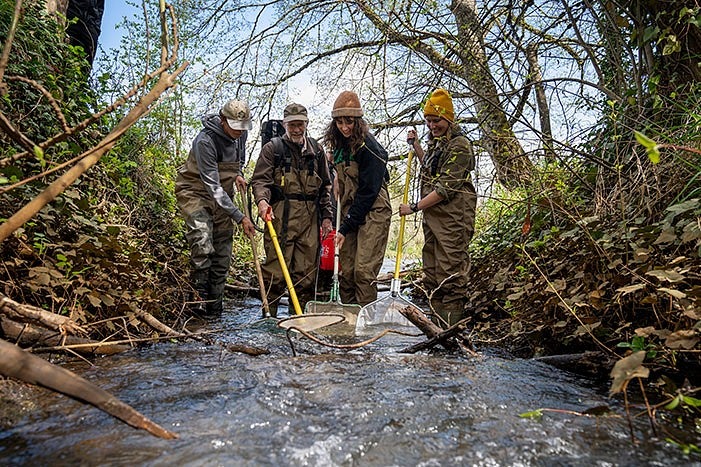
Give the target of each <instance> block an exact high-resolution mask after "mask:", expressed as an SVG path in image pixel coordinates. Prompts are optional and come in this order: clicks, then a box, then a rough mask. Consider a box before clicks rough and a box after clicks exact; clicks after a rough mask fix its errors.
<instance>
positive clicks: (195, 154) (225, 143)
mask: <svg viewBox="0 0 701 467" xmlns="http://www.w3.org/2000/svg"><path fill="white" fill-rule="evenodd" d="M202 125H203V127H204V128H203V129H202V130H201V131H200V133H199V134H198V135H197V137H196V138H195V140H194V141H193V143H192V149H191V150H190V154H189V155H188V157H187V160H186V161H185V163H184V164H183V165H182V166H181V167H180V169H179V170H178V176H177V178H176V180H175V196H176V198H177V201H178V207H179V208H180V210H181V212H182V214H183V217H184V218H185V238H186V239H187V242H188V244H189V246H190V266H191V267H192V273H191V277H190V281H191V285H192V288H193V290H194V292H195V293H194V294H191V297H190V300H189V303H190V307H189V308H190V311H192V312H194V313H195V314H197V315H199V316H202V317H205V316H216V315H218V314H220V313H221V312H222V310H223V296H224V287H225V285H226V277H227V275H228V274H229V265H230V263H231V248H232V245H233V237H234V224H233V223H232V220H233V221H234V222H235V223H236V224H239V225H241V227H242V228H243V229H244V232H245V233H246V235H248V236H249V237H253V235H254V233H255V228H254V226H253V223H252V222H251V220H250V219H249V218H248V217H246V216H245V215H244V214H243V213H242V212H241V211H240V210H239V209H238V208H237V207H236V205H235V204H234V202H233V201H232V199H233V198H234V187H235V186H243V187H245V184H246V182H245V180H244V178H243V172H242V167H243V165H244V163H245V160H246V138H247V136H248V130H250V129H251V111H250V109H249V108H248V105H247V104H246V103H245V102H242V101H239V100H230V101H229V102H227V103H226V104H224V106H223V107H222V108H221V109H220V111H219V114H218V115H217V114H210V115H205V116H204V117H202Z"/></svg>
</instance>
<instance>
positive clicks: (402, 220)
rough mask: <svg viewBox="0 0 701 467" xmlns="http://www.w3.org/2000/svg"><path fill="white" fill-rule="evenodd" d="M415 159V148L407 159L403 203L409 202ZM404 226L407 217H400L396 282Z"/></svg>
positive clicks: (400, 258)
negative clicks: (412, 167)
mask: <svg viewBox="0 0 701 467" xmlns="http://www.w3.org/2000/svg"><path fill="white" fill-rule="evenodd" d="M413 158H414V148H413V146H412V148H411V149H410V150H409V155H408V156H407V158H406V179H405V180H404V195H403V196H402V203H403V204H407V203H408V202H409V185H410V183H411V162H412V160H413ZM404 224H406V216H400V217H399V238H398V239H397V262H396V263H395V265H394V280H398V279H399V271H400V270H401V261H402V247H403V246H404Z"/></svg>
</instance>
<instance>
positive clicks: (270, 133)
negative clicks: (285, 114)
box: [260, 120, 285, 147]
mask: <svg viewBox="0 0 701 467" xmlns="http://www.w3.org/2000/svg"><path fill="white" fill-rule="evenodd" d="M284 134H285V127H284V126H283V125H282V120H268V121H265V122H263V123H262V124H261V126H260V147H263V146H265V145H266V144H267V143H268V141H270V140H271V139H273V138H275V137H277V136H282V135H284Z"/></svg>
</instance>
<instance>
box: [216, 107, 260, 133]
mask: <svg viewBox="0 0 701 467" xmlns="http://www.w3.org/2000/svg"><path fill="white" fill-rule="evenodd" d="M220 112H221V114H222V115H223V116H224V118H226V123H228V124H229V127H230V128H231V129H232V130H250V129H251V128H253V124H252V123H251V109H249V108H248V104H246V103H245V102H243V101H238V100H230V101H229V102H227V103H226V104H224V107H222V108H221V111H220Z"/></svg>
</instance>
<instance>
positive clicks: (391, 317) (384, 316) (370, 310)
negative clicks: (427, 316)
mask: <svg viewBox="0 0 701 467" xmlns="http://www.w3.org/2000/svg"><path fill="white" fill-rule="evenodd" d="M406 307H412V308H415V309H417V310H419V311H421V309H420V308H419V307H417V306H416V305H414V304H413V303H411V302H410V301H409V300H407V299H406V298H404V297H402V296H401V295H397V296H391V295H390V296H387V297H384V298H381V299H379V300H375V301H374V302H372V303H370V304H368V305H365V306H364V307H363V308H362V309H361V310H360V313H358V318H357V319H356V323H355V331H356V333H357V334H364V333H366V332H368V331H369V330H371V329H372V328H373V327H378V326H385V327H386V326H388V325H391V326H392V327H397V326H401V327H407V328H413V329H416V326H414V324H413V323H412V322H411V321H409V320H408V319H406V317H404V315H403V314H402V313H401V312H400V310H403V309H405V308H406Z"/></svg>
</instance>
